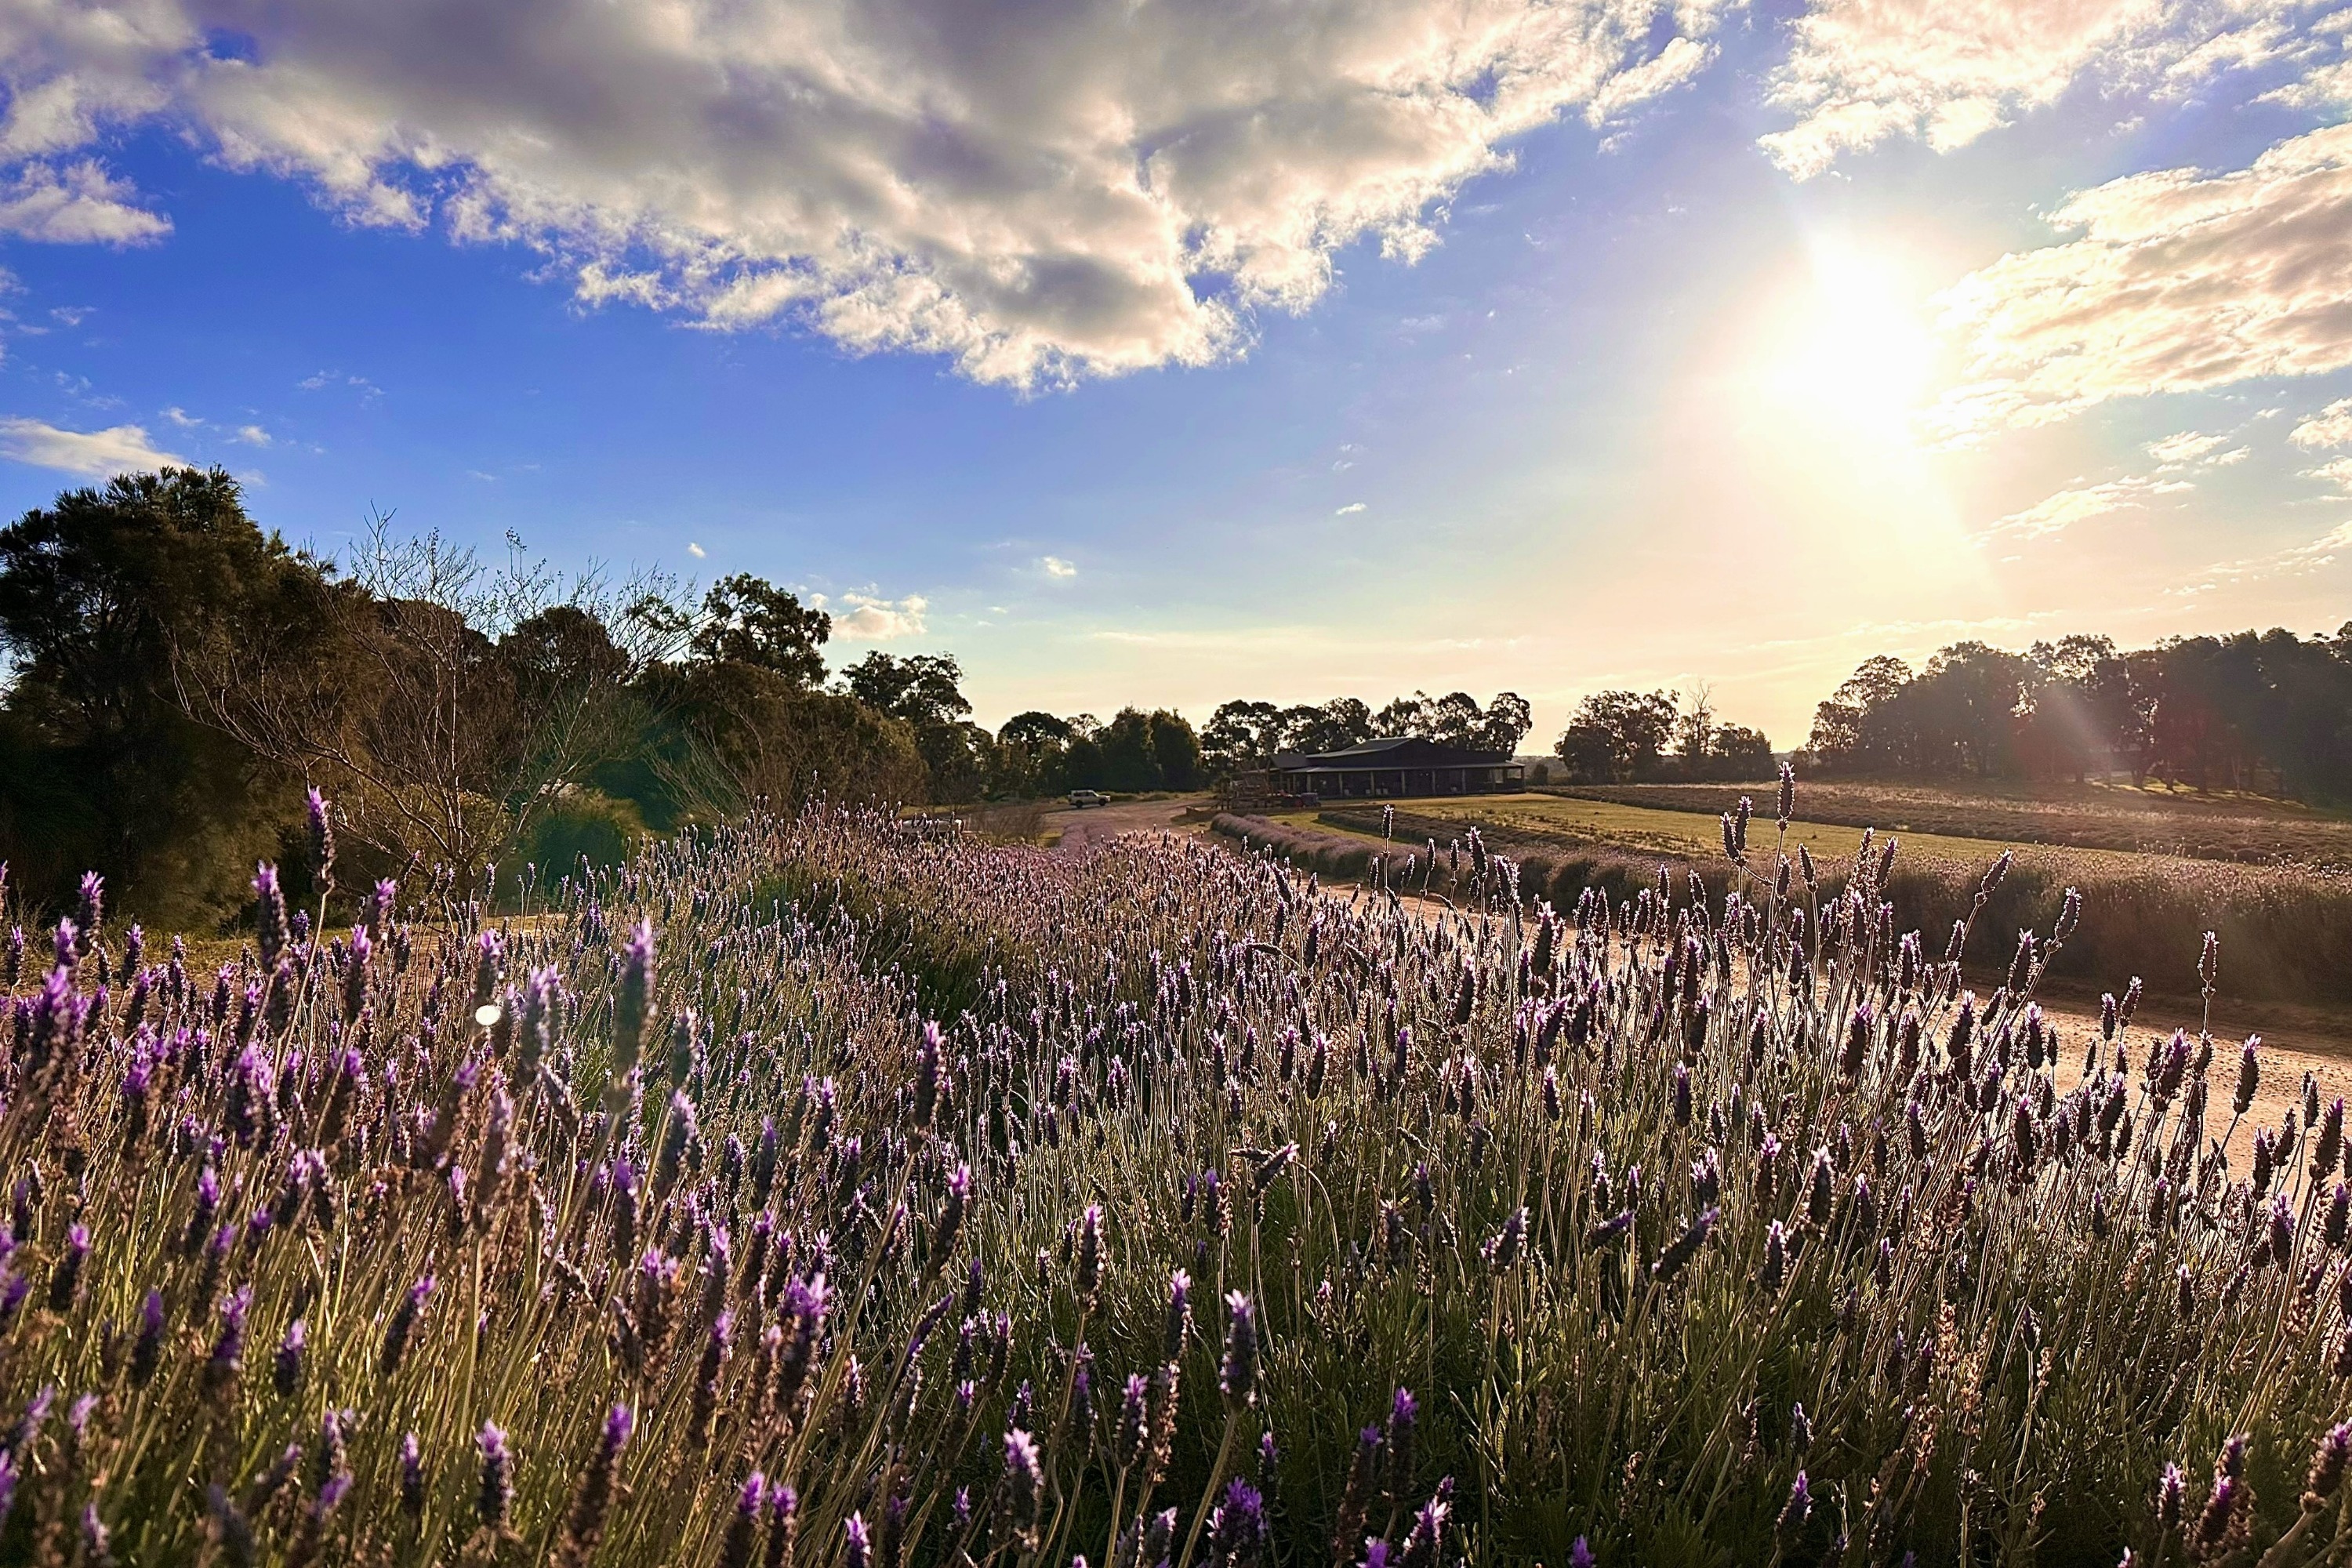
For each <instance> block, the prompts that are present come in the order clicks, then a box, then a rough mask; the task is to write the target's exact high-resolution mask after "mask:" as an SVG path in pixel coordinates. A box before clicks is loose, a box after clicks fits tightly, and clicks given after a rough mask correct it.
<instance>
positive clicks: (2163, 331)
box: [1937, 124, 2352, 438]
mask: <svg viewBox="0 0 2352 1568" xmlns="http://www.w3.org/2000/svg"><path fill="white" fill-rule="evenodd" d="M2053 222H2054V223H2055V224H2056V225H2057V226H2059V227H2061V228H2066V229H2075V230H2079V231H2081V237H2079V238H2076V239H2073V240H2068V241H2066V242H2064V243H2063V244H2058V245H2052V246H2045V247H2042V248H2040V249H2037V250H2025V251H2020V252H2016V253H2013V254H2011V255H2009V256H2005V257H2003V258H2000V260H1999V261H1996V262H1994V263H1993V264H1992V265H1991V266H1990V267H1986V268H1981V269H1980V270H1979V271H1977V272H1975V273H1972V274H1970V275H1969V277H1968V278H1966V279H1963V280H1962V281H1961V282H1960V283H1959V284H1958V286H1956V287H1955V288H1954V289H1951V290H1950V291H1949V292H1948V294H1947V296H1946V297H1945V302H1946V304H1947V306H1948V313H1947V317H1946V322H1947V326H1948V328H1949V329H1950V330H1951V331H1953V333H1954V334H1955V335H1956V336H1958V338H1960V339H1961V341H1962V342H1963V344H1964V347H1965V350H1966V352H1967V354H1968V357H1969V370H1970V377H1971V379H1970V380H1969V382H1968V383H1967V384H1964V385H1962V386H1960V387H1959V388H1958V389H1957V390H1956V391H1955V392H1953V393H1952V394H1951V395H1949V396H1948V398H1947V399H1946V400H1945V402H1944V404H1943V405H1942V407H1941V408H1940V409H1939V410H1938V412H1937V422H1938V423H1939V424H1940V425H1942V426H1943V427H1944V428H1945V430H1946V431H1947V433H1948V434H1950V435H1953V436H1955V437H1962V438H1965V437H1969V436H1970V435H1972V434H1974V433H1978V432H1981V431H1983V430H1987V429H1990V428H1992V427H1995V426H2003V425H2015V426H2025V425H2039V424H2046V423H2048V422H2050V421H2053V420H2056V419H2063V418H2065V417H2067V416H2071V415H2073V414H2075V413H2079V412H2080V411H2081V410H2083V409H2085V408H2089V407H2091V406H2093V405H2096V404H2100V403H2104V402H2106V401H2108V400H2109V399H2112V398H2117V397H2134V396H2143V395H2150V394H2155V393H2173V392H2200V391H2206V390H2210V389H2211V388H2215V387H2221V386H2227V385H2230V384H2233V383H2237V382H2242V381H2246V380H2250V379H2252V378H2254V377H2258V376H2299V375H2316V374H2322V373H2325V372H2328V371H2333V370H2338V369H2342V368H2344V367H2345V366H2347V365H2352V312H2347V310H2345V307H2344V290H2343V287H2342V281H2341V280H2342V279H2343V277H2344V275H2345V272H2346V270H2347V268H2352V239H2347V236H2352V124H2347V125H2337V126H2333V127H2330V128H2329V129H2327V130H2325V131H2315V132H2310V133H2309V134H2307V135H2303V136H2297V137H2294V138H2293V139H2291V140H2289V141H2285V142H2280V143H2278V144H2277V145H2276V146H2274V147H2273V148H2271V149H2270V150H2269V151H2268V152H2266V153H2263V155H2262V156H2261V157H2259V158H2257V159H2255V160H2254V162H2253V163H2252V164H2250V165H2249V166H2247V167H2246V168H2243V169H2239V170H2235V171H2232V172H2231V173H2228V174H2205V173H2202V172H2200V171H2199V170H2196V169H2162V170H2157V171H2154V172H2152V173H2149V174H2133V175H2129V176H2127V177H2126V178H2123V179H2119V180H2113V181H2110V182H2109V183H2107V184H2104V185H2100V186H2097V187H2096V188H2095V189H2092V190H2088V191H2084V192H2081V193H2079V194H2077V195H2074V197H2073V198H2072V199H2070V200H2069V201H2067V202H2066V203H2065V204H2064V205H2062V206H2060V207H2059V208H2058V210H2057V212H2056V213H2055V215H2054V216H2053Z"/></svg>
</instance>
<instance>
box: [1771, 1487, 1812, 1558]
mask: <svg viewBox="0 0 2352 1568" xmlns="http://www.w3.org/2000/svg"><path fill="white" fill-rule="evenodd" d="M1812 1517H1813V1492H1812V1488H1811V1484H1810V1483H1809V1482H1807V1480H1806V1479H1805V1472H1804V1471H1802V1470H1799V1471H1798V1472H1797V1479H1796V1480H1795V1481H1794V1482H1793V1483H1791V1484H1790V1488H1789V1500H1788V1501H1787V1502H1785V1503H1783V1504H1782V1505H1781V1506H1780V1519H1779V1521H1777V1522H1776V1523H1775V1525H1774V1527H1773V1528H1774V1531H1775V1533H1776V1534H1778V1535H1779V1537H1780V1550H1781V1551H1782V1552H1788V1551H1790V1550H1791V1549H1793V1548H1794V1547H1795V1546H1796V1544H1797V1542H1799V1541H1801V1540H1802V1539H1803V1537H1804V1533H1805V1524H1806V1521H1809V1520H1811V1518H1812Z"/></svg>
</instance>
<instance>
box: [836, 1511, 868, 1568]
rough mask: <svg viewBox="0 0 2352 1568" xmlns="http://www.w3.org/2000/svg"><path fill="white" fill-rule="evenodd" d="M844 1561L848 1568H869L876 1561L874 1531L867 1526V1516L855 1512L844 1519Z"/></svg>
mask: <svg viewBox="0 0 2352 1568" xmlns="http://www.w3.org/2000/svg"><path fill="white" fill-rule="evenodd" d="M841 1531H842V1562H843V1563H845V1564H846V1568H868V1565H869V1564H870V1563H872V1562H873V1561H874V1537H873V1532H872V1531H868V1530H867V1529H866V1516H865V1515H864V1514H863V1513H853V1514H851V1515H850V1516H849V1518H848V1519H847V1520H845V1521H843V1523H842V1527H841Z"/></svg>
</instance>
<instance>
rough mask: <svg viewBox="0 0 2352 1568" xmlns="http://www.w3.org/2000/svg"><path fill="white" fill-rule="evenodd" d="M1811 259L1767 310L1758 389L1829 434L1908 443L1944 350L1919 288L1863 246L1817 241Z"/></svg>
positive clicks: (1757, 358)
mask: <svg viewBox="0 0 2352 1568" xmlns="http://www.w3.org/2000/svg"><path fill="white" fill-rule="evenodd" d="M1808 262H1809V265H1808V266H1807V267H1806V268H1804V269H1803V271H1802V272H1801V273H1800V274H1799V275H1798V276H1797V277H1795V278H1793V279H1790V280H1789V282H1788V283H1787V284H1786V285H1785V286H1784V287H1783V288H1782V289H1780V291H1779V293H1778V295H1777V297H1776V298H1775V299H1774V300H1772V301H1771V303H1770V304H1769V305H1768V306H1767V308H1766V311H1765V319H1764V321H1763V322H1762V323H1761V328H1762V330H1761V331H1760V332H1759V341H1758V342H1757V344H1756V348H1755V353H1754V358H1753V360H1752V362H1751V363H1753V365H1754V374H1755V382H1756V391H1757V394H1758V395H1759V396H1762V397H1765V398H1768V399H1769V400H1770V401H1771V402H1772V403H1773V404H1774V405H1777V407H1776V409H1775V412H1777V413H1778V414H1780V415H1781V416H1785V417H1790V418H1793V419H1795V420H1797V421H1800V422H1801V423H1804V424H1807V425H1811V426H1815V427H1817V428H1818V429H1819V430H1820V431H1821V433H1822V434H1824V435H1830V436H1833V437H1842V438H1843V439H1847V440H1857V439H1860V440H1867V441H1869V442H1871V443H1872V444H1874V445H1880V446H1894V447H1908V446H1909V445H1910V443H1911V438H1912V426H1913V423H1914V421H1915V419H1916V416H1917V414H1918V412H1919V409H1920V407H1921V405H1922V404H1923V401H1924V400H1925V398H1926V397H1927V393H1928V390H1929V383H1930V381H1931V379H1932V377H1933V374H1934V370H1935V361H1936V350H1937V342H1936V338H1935V334H1934V333H1933V331H1931V330H1930V328H1929V326H1928V323H1927V320H1926V319H1925V313H1924V310H1923V309H1922V305H1923V301H1922V300H1921V299H1920V297H1919V294H1918V293H1917V291H1916V289H1914V288H1912V287H1910V286H1909V285H1908V282H1907V279H1906V278H1905V276H1904V272H1903V269H1902V268H1899V267H1898V266H1897V265H1895V263H1894V262H1893V261H1892V260H1891V259H1890V258H1887V257H1885V255H1883V254H1879V253H1876V252H1874V251H1872V250H1869V249H1867V248H1864V247H1858V246H1854V245H1852V244H1848V243H1844V242H1841V241H1837V240H1828V239H1824V240H1817V241H1816V242H1814V243H1813V244H1812V245H1811V247H1809V256H1808Z"/></svg>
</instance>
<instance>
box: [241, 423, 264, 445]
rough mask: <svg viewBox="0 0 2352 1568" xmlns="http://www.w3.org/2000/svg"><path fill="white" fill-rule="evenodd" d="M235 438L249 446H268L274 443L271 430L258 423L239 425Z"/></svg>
mask: <svg viewBox="0 0 2352 1568" xmlns="http://www.w3.org/2000/svg"><path fill="white" fill-rule="evenodd" d="M235 438H236V440H238V441H240V442H243V443H244V444H245V445H246V446H248V447H267V446H270V445H272V444H273V443H272V442H271V439H270V435H269V432H268V431H267V430H264V429H263V428H262V427H261V426H258V425H240V426H237V427H236V437H235Z"/></svg>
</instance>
